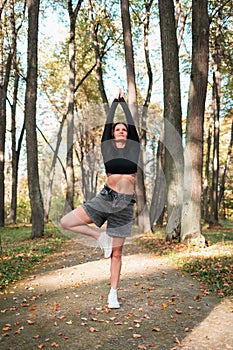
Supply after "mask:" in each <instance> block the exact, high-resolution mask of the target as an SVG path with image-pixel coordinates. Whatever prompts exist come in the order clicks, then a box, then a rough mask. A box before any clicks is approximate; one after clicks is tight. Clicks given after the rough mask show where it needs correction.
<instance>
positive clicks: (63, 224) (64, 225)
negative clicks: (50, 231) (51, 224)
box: [60, 215, 70, 230]
mask: <svg viewBox="0 0 233 350" xmlns="http://www.w3.org/2000/svg"><path fill="white" fill-rule="evenodd" d="M60 225H61V227H62V228H64V229H67V230H68V229H69V227H70V225H69V220H67V218H66V215H65V216H63V218H61V220H60Z"/></svg>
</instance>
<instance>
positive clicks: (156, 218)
mask: <svg viewBox="0 0 233 350" xmlns="http://www.w3.org/2000/svg"><path fill="white" fill-rule="evenodd" d="M164 152H165V147H164V128H163V127H161V132H160V139H159V142H158V149H157V155H156V175H155V176H156V177H155V179H156V180H155V186H154V190H153V195H152V200H151V206H150V224H151V228H153V224H154V223H156V224H158V225H159V226H162V223H163V217H164V205H165V202H166V197H167V189H166V179H165V176H164ZM152 231H153V229H152Z"/></svg>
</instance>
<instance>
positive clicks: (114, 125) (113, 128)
mask: <svg viewBox="0 0 233 350" xmlns="http://www.w3.org/2000/svg"><path fill="white" fill-rule="evenodd" d="M118 124H123V125H124V126H125V127H126V130H127V131H128V129H129V128H128V125H127V124H126V123H124V122H117V123H114V124H113V126H112V136H113V133H114V130H115V128H116V126H117V125H118Z"/></svg>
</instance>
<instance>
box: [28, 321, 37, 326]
mask: <svg viewBox="0 0 233 350" xmlns="http://www.w3.org/2000/svg"><path fill="white" fill-rule="evenodd" d="M27 324H29V325H30V326H31V325H33V324H35V322H34V321H31V320H27Z"/></svg>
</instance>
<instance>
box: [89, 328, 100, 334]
mask: <svg viewBox="0 0 233 350" xmlns="http://www.w3.org/2000/svg"><path fill="white" fill-rule="evenodd" d="M89 332H91V333H94V332H99V330H98V329H97V328H94V327H91V328H89Z"/></svg>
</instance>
